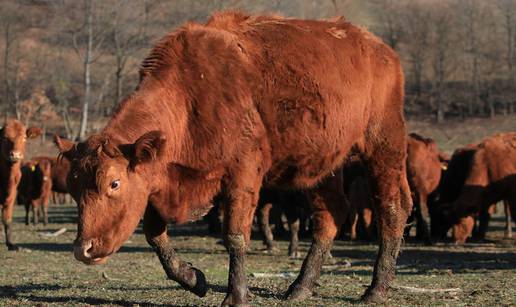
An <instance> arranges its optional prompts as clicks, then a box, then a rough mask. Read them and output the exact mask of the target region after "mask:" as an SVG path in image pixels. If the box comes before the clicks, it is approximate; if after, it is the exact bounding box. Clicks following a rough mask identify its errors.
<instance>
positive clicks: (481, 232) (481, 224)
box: [476, 208, 491, 240]
mask: <svg viewBox="0 0 516 307" xmlns="http://www.w3.org/2000/svg"><path fill="white" fill-rule="evenodd" d="M490 218H491V214H490V213H489V208H483V209H482V211H481V212H480V215H479V221H478V232H477V234H476V239H477V240H484V239H485V238H486V233H487V228H488V227H489V219H490Z"/></svg>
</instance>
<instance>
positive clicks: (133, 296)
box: [0, 205, 516, 306]
mask: <svg viewBox="0 0 516 307" xmlns="http://www.w3.org/2000/svg"><path fill="white" fill-rule="evenodd" d="M500 212H502V211H500ZM23 214H24V213H23V210H22V208H21V207H17V209H16V212H15V226H14V228H15V235H14V239H15V242H17V243H19V245H20V247H21V248H22V249H21V250H20V251H18V252H8V251H7V248H6V247H5V245H3V244H4V243H3V239H2V240H0V241H1V242H2V245H1V246H0V305H1V306H18V305H32V306H34V305H39V306H47V305H70V306H72V305H73V306H77V305H79V306H84V305H123V306H131V305H133V306H135V305H140V306H142V305H167V306H213V305H219V304H220V303H221V302H222V300H223V298H224V293H225V289H226V281H227V271H228V258H227V255H226V252H225V250H224V248H223V247H222V246H221V245H220V244H218V243H217V242H218V238H214V237H210V236H208V235H207V231H206V227H204V226H202V225H193V226H192V225H190V226H188V227H177V228H173V229H171V230H170V235H171V236H172V240H173V242H174V244H175V246H176V247H177V251H178V252H179V253H180V255H181V256H182V258H183V259H185V260H186V261H189V262H191V263H193V264H194V265H195V266H196V267H198V268H199V269H201V270H202V271H204V273H205V274H206V277H207V279H208V281H209V283H210V284H211V285H210V290H209V291H208V294H207V295H206V297H204V298H198V297H196V296H195V295H193V294H191V293H189V292H186V291H183V290H181V289H180V287H179V286H178V285H177V284H176V283H175V282H173V281H170V280H167V279H166V276H165V273H164V272H163V270H162V268H161V265H160V263H159V261H158V259H157V257H156V256H155V255H154V253H153V252H152V250H151V249H150V248H149V247H148V246H147V244H146V242H145V238H144V235H143V234H142V233H141V230H140V229H138V230H137V231H136V233H135V234H134V235H133V236H132V237H131V238H130V240H129V241H128V242H127V243H126V244H125V245H124V247H123V248H122V249H121V250H120V251H119V252H118V253H117V254H115V255H113V256H112V257H111V259H110V260H109V261H108V263H107V264H105V265H102V266H86V265H83V264H81V263H79V262H77V261H75V260H74V259H73V255H72V252H71V249H72V241H73V240H74V238H75V229H76V225H75V224H74V219H75V215H76V210H75V207H74V206H69V205H68V206H54V207H51V210H50V219H51V224H50V225H48V226H47V227H44V226H25V225H24V224H22V220H23V219H22V217H23ZM502 226H503V224H502V218H501V217H499V216H498V217H496V218H495V220H494V221H493V222H492V223H491V228H490V232H489V234H488V242H485V243H468V244H466V245H464V246H453V245H445V244H439V245H437V246H433V247H426V246H420V245H417V244H413V243H405V245H404V248H403V252H402V254H401V256H400V258H399V266H398V276H397V279H396V282H395V284H396V285H398V286H411V287H419V288H430V289H436V288H460V289H461V291H460V292H457V293H424V294H414V293H409V292H407V291H406V290H401V289H398V290H396V289H394V290H392V291H391V295H390V300H389V304H390V305H395V306H414V305H426V306H430V305H431V306H434V305H437V306H450V305H452V306H481V305H483V306H500V305H516V290H515V289H516V245H515V243H516V240H514V239H512V240H504V239H503V238H502V236H503V229H502V228H503V227H502ZM63 227H64V228H66V229H67V231H66V232H65V233H64V234H62V235H60V236H57V237H47V236H45V234H46V233H49V232H54V231H57V230H59V229H61V228H63ZM308 246H309V242H308V241H303V242H302V245H301V247H302V252H303V253H306V251H307V250H308ZM280 248H281V252H280V253H278V254H267V253H264V252H263V251H262V244H261V241H260V240H259V238H258V237H257V238H256V239H254V240H253V242H252V251H250V252H249V254H248V257H247V263H246V268H247V272H248V275H249V279H248V281H249V286H250V289H251V291H252V293H253V297H252V305H262V306H290V305H292V306H343V305H350V304H355V303H357V299H358V298H359V297H360V295H361V294H362V292H363V291H364V289H365V287H366V285H368V284H369V282H370V280H371V272H372V265H373V261H374V257H375V255H376V250H377V247H376V245H374V244H368V243H353V242H343V241H338V242H336V243H335V247H334V250H333V256H334V257H333V259H331V260H330V262H329V263H327V264H326V266H325V269H324V273H323V275H322V276H321V279H320V281H319V286H318V287H317V288H316V290H315V295H314V297H313V298H311V299H309V300H306V301H303V302H301V303H296V304H291V303H288V302H285V301H283V300H282V299H281V295H282V294H283V292H284V291H285V290H286V289H287V287H288V285H289V284H290V283H291V282H292V281H293V278H291V277H289V278H282V277H270V278H256V277H252V276H251V274H252V273H260V272H267V273H282V272H297V271H298V270H299V268H300V266H301V260H290V259H288V258H287V257H286V248H287V242H285V241H281V242H280ZM348 262H349V263H351V266H347V265H346V263H348Z"/></svg>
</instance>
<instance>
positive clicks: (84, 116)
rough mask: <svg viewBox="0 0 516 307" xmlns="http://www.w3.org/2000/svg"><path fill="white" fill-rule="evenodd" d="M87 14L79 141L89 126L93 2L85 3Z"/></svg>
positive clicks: (89, 0) (88, 0)
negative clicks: (86, 42) (86, 41)
mask: <svg viewBox="0 0 516 307" xmlns="http://www.w3.org/2000/svg"><path fill="white" fill-rule="evenodd" d="M85 4H86V7H85V13H86V28H87V31H88V32H87V40H88V44H87V46H86V54H85V55H84V101H83V104H82V113H81V127H80V129H79V140H84V138H85V137H86V132H87V126H88V108H89V104H90V96H91V72H90V69H91V62H92V59H91V58H92V54H91V53H92V48H93V24H92V23H93V10H92V4H91V0H87V1H86V2H85Z"/></svg>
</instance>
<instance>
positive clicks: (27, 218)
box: [24, 202, 31, 226]
mask: <svg viewBox="0 0 516 307" xmlns="http://www.w3.org/2000/svg"><path fill="white" fill-rule="evenodd" d="M24 205H25V225H27V226H29V224H30V211H31V208H30V202H25V204H24Z"/></svg>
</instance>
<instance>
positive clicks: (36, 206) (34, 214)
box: [31, 202, 39, 225]
mask: <svg viewBox="0 0 516 307" xmlns="http://www.w3.org/2000/svg"><path fill="white" fill-rule="evenodd" d="M31 207H32V218H33V223H34V225H38V223H39V204H36V203H35V202H32V206H31Z"/></svg>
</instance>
